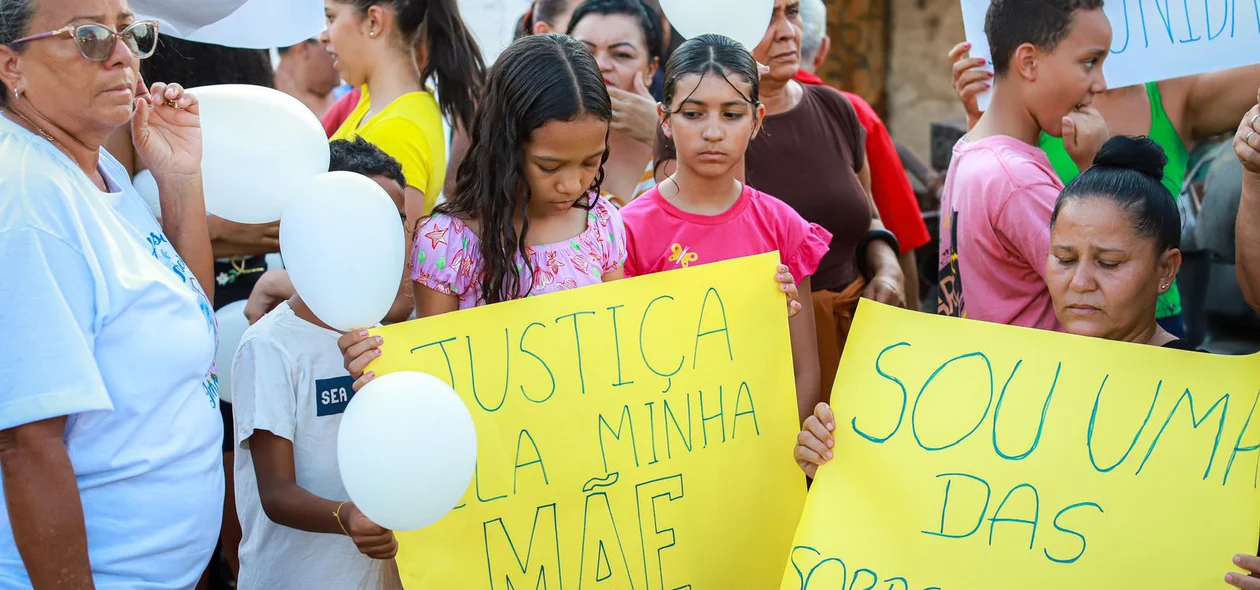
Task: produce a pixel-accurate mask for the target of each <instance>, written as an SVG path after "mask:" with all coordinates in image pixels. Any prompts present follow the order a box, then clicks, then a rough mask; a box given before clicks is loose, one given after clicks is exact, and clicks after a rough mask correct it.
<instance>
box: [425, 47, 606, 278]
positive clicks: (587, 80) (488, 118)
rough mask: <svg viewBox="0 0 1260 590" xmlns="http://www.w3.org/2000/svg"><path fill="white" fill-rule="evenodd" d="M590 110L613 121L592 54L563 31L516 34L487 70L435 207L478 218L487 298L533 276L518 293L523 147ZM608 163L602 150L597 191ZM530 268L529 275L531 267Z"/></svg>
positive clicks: (525, 198) (526, 197)
mask: <svg viewBox="0 0 1260 590" xmlns="http://www.w3.org/2000/svg"><path fill="white" fill-rule="evenodd" d="M588 115H594V116H595V117H598V118H599V119H600V120H602V121H612V104H611V101H610V99H609V98H608V90H607V89H606V88H605V87H604V78H603V76H602V75H601V74H600V73H599V66H598V65H596V64H595V57H594V56H593V55H591V52H590V51H588V50H587V49H586V47H585V46H583V45H582V44H581V43H578V42H577V41H575V40H574V39H573V38H572V37H569V36H568V35H557V34H546V35H530V36H528V37H523V38H521V39H518V40H517V41H515V42H513V43H512V44H511V45H510V46H508V48H507V49H506V50H505V51H504V52H503V54H502V55H500V56H499V59H498V61H497V62H495V64H494V68H493V69H491V71H490V80H489V83H488V84H487V88H486V93H485V96H483V97H482V98H481V102H480V103H479V106H478V108H477V115H476V117H475V118H474V119H473V124H472V128H471V132H470V135H469V137H470V143H469V147H468V155H467V156H465V157H464V161H463V162H462V163H461V164H460V166H459V170H458V171H457V172H456V177H455V185H454V188H453V190H452V191H451V193H450V194H449V195H448V196H447V200H446V202H444V203H442V204H441V205H438V207H437V208H436V209H435V210H434V213H444V214H446V215H450V216H453V217H458V218H460V219H465V220H471V219H476V220H478V221H479V222H480V224H481V240H480V241H481V259H482V263H483V264H484V269H483V270H484V274H483V277H482V284H481V293H482V297H483V298H484V299H485V302H486V303H498V302H501V301H508V300H511V299H518V298H520V297H525V296H527V295H529V293H530V291H531V290H532V281H531V282H530V286H529V287H527V288H526V289H524V291H522V289H521V269H519V268H518V267H517V263H518V259H519V257H520V256H521V255H522V253H523V252H524V250H525V237H526V235H528V233H529V215H528V213H526V211H527V207H526V206H527V205H528V204H529V201H530V198H531V194H530V188H529V183H528V182H527V181H526V180H525V176H524V172H523V170H524V167H525V157H524V155H525V154H524V150H523V148H522V146H523V145H524V144H525V143H526V142H528V141H529V138H530V136H531V134H532V133H533V132H534V130H536V129H538V128H540V127H542V126H543V125H546V124H547V123H549V122H551V121H575V120H577V119H579V118H581V117H584V116H588ZM605 141H607V140H605ZM607 161H608V153H607V151H605V152H604V157H603V158H602V159H601V160H600V164H599V173H598V174H597V175H596V177H595V182H594V183H593V184H592V186H591V191H593V192H594V194H599V192H600V185H601V183H602V182H603V180H604V164H605V163H606V162H607ZM591 205H592V203H589V202H579V203H578V204H577V206H579V207H583V208H589V207H590V206H591ZM518 214H519V215H520V216H521V217H522V218H523V219H522V223H521V232H520V235H517V232H516V216H517V215H518ZM529 270H530V273H531V275H532V273H533V271H534V269H533V268H530V269H529Z"/></svg>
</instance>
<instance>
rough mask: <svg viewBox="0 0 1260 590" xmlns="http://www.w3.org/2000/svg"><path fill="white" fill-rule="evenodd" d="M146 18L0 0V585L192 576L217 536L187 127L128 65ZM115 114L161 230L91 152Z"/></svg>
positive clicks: (131, 582) (150, 35) (140, 50)
mask: <svg viewBox="0 0 1260 590" xmlns="http://www.w3.org/2000/svg"><path fill="white" fill-rule="evenodd" d="M157 35H158V31H157V24H156V23H152V22H136V19H135V17H134V16H133V15H132V14H131V12H130V10H129V9H128V7H127V5H126V3H125V0H3V1H0V93H3V98H2V99H0V162H3V165H2V166H0V253H3V254H2V255H3V257H4V263H3V268H4V280H3V281H0V333H3V335H4V337H3V339H2V340H0V478H2V479H3V491H2V493H0V496H3V500H2V501H0V502H2V503H3V505H4V506H5V507H6V510H0V588H23V587H35V588H92V587H95V588H119V589H122V588H128V589H176V588H180V589H185V588H192V587H193V586H194V585H195V584H196V583H197V580H198V578H199V577H200V576H201V573H202V570H203V569H204V568H205V564H206V562H207V561H208V560H209V557H210V553H211V551H212V550H213V548H214V545H215V539H216V538H217V535H218V531H219V520H220V516H221V512H222V509H223V471H222V466H221V461H222V455H221V453H220V450H219V445H220V440H221V438H222V436H223V431H222V429H223V426H222V421H221V419H220V417H219V414H218V410H217V408H216V405H217V404H218V387H217V381H216V378H215V377H214V373H213V370H212V369H213V364H214V350H215V339H216V327H215V321H214V315H213V312H212V311H211V308H210V295H211V294H212V291H211V289H212V288H213V283H212V282H210V281H205V279H207V278H209V277H210V268H211V254H210V241H209V234H208V231H207V229H206V214H205V204H204V200H203V197H202V188H201V186H202V182H201V175H200V159H201V129H200V122H199V118H198V115H197V114H198V106H197V101H196V99H195V98H194V97H192V96H190V95H186V94H184V91H183V89H182V88H179V87H178V86H167V85H165V84H154V85H153V86H152V87H151V88H146V87H145V85H144V82H143V81H142V80H141V78H140V74H139V71H140V70H139V63H140V60H141V59H143V58H145V57H147V56H149V55H150V54H152V52H153V49H154V46H155V44H156V41H157ZM127 124H130V125H131V129H132V132H133V133H134V135H135V145H136V150H137V152H138V154H139V155H140V157H141V158H143V160H144V162H145V164H146V165H147V166H148V168H149V169H150V170H152V171H153V175H154V176H155V177H156V179H157V181H158V187H159V190H160V192H161V201H162V203H161V204H162V213H163V215H162V226H161V227H159V226H158V224H157V222H156V221H154V219H153V216H152V215H151V214H150V213H149V212H148V209H147V207H146V206H145V204H144V201H143V200H142V199H141V198H140V196H139V195H138V194H137V193H136V191H135V189H134V188H133V187H132V186H131V184H130V181H129V179H128V176H127V173H126V171H125V170H124V169H123V167H122V166H121V165H120V164H119V163H118V161H117V160H115V159H114V158H113V157H112V156H110V155H109V154H108V153H106V152H105V151H104V150H103V149H101V145H102V143H103V142H104V141H105V138H106V137H107V136H108V135H109V134H110V133H111V132H112V131H114V130H115V129H116V128H118V127H120V126H122V125H127ZM198 279H201V280H202V281H203V282H199V281H198Z"/></svg>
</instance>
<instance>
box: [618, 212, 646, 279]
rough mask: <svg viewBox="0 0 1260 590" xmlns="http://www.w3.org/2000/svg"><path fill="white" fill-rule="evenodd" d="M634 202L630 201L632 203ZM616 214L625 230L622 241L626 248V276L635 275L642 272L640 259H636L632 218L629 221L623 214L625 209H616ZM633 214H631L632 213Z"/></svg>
mask: <svg viewBox="0 0 1260 590" xmlns="http://www.w3.org/2000/svg"><path fill="white" fill-rule="evenodd" d="M633 204H634V203H631V205H633ZM617 213H618V216H619V217H621V219H622V230H623V231H625V235H626V240H625V242H623V244H624V245H625V248H626V265H625V269H626V278H630V277H637V276H639V275H641V274H643V268H642V261H640V260H637V257H636V253H637V249H636V248H635V238H634V222H633V218H631V220H630V221H629V222H627V220H626V216H625V215H624V213H625V211H624V210H622V211H618V212H617ZM632 215H633V214H632Z"/></svg>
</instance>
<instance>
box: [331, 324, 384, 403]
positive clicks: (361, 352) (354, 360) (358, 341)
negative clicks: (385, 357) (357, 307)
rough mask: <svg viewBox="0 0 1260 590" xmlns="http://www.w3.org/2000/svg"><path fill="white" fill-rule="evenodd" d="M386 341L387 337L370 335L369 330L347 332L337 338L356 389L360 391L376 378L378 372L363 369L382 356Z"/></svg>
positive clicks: (343, 359)
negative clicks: (383, 345)
mask: <svg viewBox="0 0 1260 590" xmlns="http://www.w3.org/2000/svg"><path fill="white" fill-rule="evenodd" d="M384 343H385V339H384V338H381V337H380V336H368V331H367V330H357V331H354V332H346V333H345V334H342V335H341V338H338V339H337V347H338V348H340V349H341V357H342V362H344V363H345V367H346V370H347V371H350V376H351V377H354V390H355V391H359V390H360V389H362V388H363V386H364V385H367V384H368V383H371V382H372V380H373V379H375V378H376V373H374V372H370V371H369V372H367V373H364V372H363V371H364V370H365V369H367V366H368V365H369V364H371V363H372V361H374V360H376V359H378V358H380V356H381V345H382V344H384Z"/></svg>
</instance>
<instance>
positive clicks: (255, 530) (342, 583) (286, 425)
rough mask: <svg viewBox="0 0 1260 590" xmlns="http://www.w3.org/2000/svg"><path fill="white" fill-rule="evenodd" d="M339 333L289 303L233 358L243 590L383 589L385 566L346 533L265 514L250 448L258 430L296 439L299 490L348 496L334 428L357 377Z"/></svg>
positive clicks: (249, 333)
mask: <svg viewBox="0 0 1260 590" xmlns="http://www.w3.org/2000/svg"><path fill="white" fill-rule="evenodd" d="M338 336H339V335H338V334H337V333H336V332H333V331H332V330H327V329H324V328H321V327H319V326H316V325H315V324H312V323H310V322H307V321H306V320H303V319H301V318H299V317H297V316H296V315H294V313H293V308H291V307H289V304H288V302H285V303H281V304H280V305H279V306H278V307H277V308H276V309H275V310H273V311H272V312H271V313H269V314H267V315H266V316H264V317H263V318H262V319H261V320H259V321H258V323H256V324H254V325H253V326H250V327H249V329H248V330H246V331H245V335H244V337H242V338H241V344H240V347H239V348H238V349H237V351H236V357H235V359H234V360H233V361H232V392H233V398H232V411H233V414H234V417H235V422H236V433H235V442H236V465H235V474H236V511H237V514H238V515H239V516H240V520H241V529H242V532H243V533H244V535H243V537H242V540H241V546H240V559H241V570H240V575H239V576H238V580H237V587H238V588H240V590H256V589H271V588H338V589H342V588H344V589H347V590H356V589H360V588H364V589H366V588H378V587H379V582H380V580H381V569H382V567H383V562H380V561H377V560H373V559H371V558H369V557H367V556H365V555H363V554H361V553H359V550H358V549H357V548H356V547H355V545H354V542H353V541H351V540H350V538H349V537H346V536H344V535H331V534H323V533H308V532H306V531H300V530H297V529H293V528H289V527H286V526H283V525H279V524H276V523H275V522H273V521H272V520H271V519H270V518H268V517H267V515H266V513H265V512H263V507H262V501H261V500H260V499H259V495H258V478H257V476H256V474H255V472H254V460H253V455H252V454H251V452H250V447H249V438H250V437H251V436H253V434H254V431H255V430H265V431H267V432H270V433H271V434H274V435H275V436H278V437H280V438H284V439H287V440H289V441H291V442H292V443H293V462H294V467H295V469H296V471H295V472H296V475H297V485H298V486H299V487H301V488H302V489H304V490H306V491H308V492H310V493H312V494H315V495H316V496H319V497H321V498H325V499H328V500H333V501H336V502H341V501H344V500H347V499H349V496H347V494H346V490H345V487H344V486H343V485H342V483H341V472H340V471H339V470H338V468H337V429H338V428H339V427H340V425H341V415H342V413H343V412H345V410H346V406H347V405H348V404H349V403H350V399H351V398H352V397H354V389H353V387H352V386H353V385H354V379H352V378H351V377H350V375H348V374H347V373H346V370H345V368H344V367H343V366H342V357H341V351H340V350H339V349H338V348H337V338H338ZM329 516H330V517H331V516H332V515H331V514H329Z"/></svg>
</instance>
